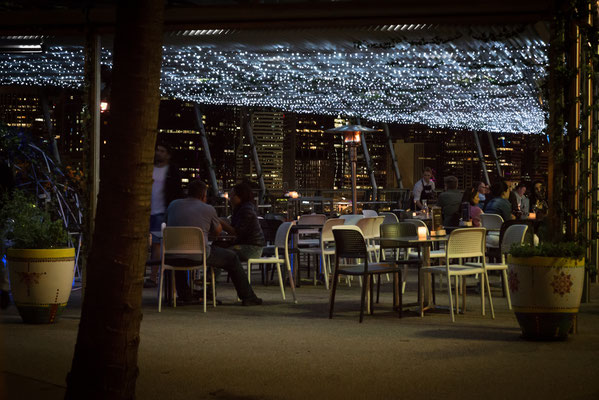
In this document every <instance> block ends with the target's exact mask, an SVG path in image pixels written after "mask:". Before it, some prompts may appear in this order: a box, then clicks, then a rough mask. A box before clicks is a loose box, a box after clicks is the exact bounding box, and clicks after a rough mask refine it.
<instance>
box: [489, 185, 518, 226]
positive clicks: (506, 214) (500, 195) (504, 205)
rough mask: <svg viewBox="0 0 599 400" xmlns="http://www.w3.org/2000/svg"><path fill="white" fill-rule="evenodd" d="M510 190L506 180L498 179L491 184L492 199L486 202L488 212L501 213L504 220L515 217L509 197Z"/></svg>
mask: <svg viewBox="0 0 599 400" xmlns="http://www.w3.org/2000/svg"><path fill="white" fill-rule="evenodd" d="M509 197H510V190H509V188H508V185H507V184H506V183H505V182H504V181H497V182H494V183H493V184H492V185H491V199H490V200H489V201H487V204H485V208H484V211H485V213H486V214H499V215H501V217H502V218H503V220H504V221H508V220H510V219H514V218H515V217H514V215H512V205H511V203H510V202H509V200H508V198H509Z"/></svg>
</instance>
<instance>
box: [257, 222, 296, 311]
mask: <svg viewBox="0 0 599 400" xmlns="http://www.w3.org/2000/svg"><path fill="white" fill-rule="evenodd" d="M293 224H294V223H293V222H283V223H282V224H281V225H280V226H279V228H278V229H277V233H276V235H275V244H274V251H275V255H274V256H273V257H260V258H250V259H249V260H248V261H247V268H248V282H250V283H251V276H252V264H275V265H276V267H277V274H278V277H279V286H280V287H281V296H282V297H283V300H285V283H284V282H283V276H282V274H281V264H285V266H286V267H287V273H288V276H289V282H291V291H292V293H293V302H294V303H297V299H296V297H295V285H294V284H293V274H292V273H291V263H290V262H289V232H290V231H291V226H292V225H293ZM279 249H282V250H283V256H284V258H280V256H279Z"/></svg>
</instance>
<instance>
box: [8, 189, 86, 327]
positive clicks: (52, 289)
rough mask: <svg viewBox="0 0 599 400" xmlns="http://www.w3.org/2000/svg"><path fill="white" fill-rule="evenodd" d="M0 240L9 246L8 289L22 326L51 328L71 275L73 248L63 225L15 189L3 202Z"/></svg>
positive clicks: (73, 259) (66, 297) (73, 263)
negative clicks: (46, 325) (21, 319)
mask: <svg viewBox="0 0 599 400" xmlns="http://www.w3.org/2000/svg"><path fill="white" fill-rule="evenodd" d="M2 200H3V201H2V207H1V209H0V239H1V240H2V248H5V247H8V249H7V253H6V256H7V257H6V259H7V264H8V271H9V281H10V288H11V292H12V297H13V301H14V303H15V305H16V306H17V308H18V310H19V314H20V315H21V317H22V318H23V321H24V322H26V323H52V322H54V321H55V320H56V318H57V317H58V316H59V315H60V314H61V312H62V310H63V309H64V308H65V306H66V304H67V301H68V299H69V296H70V293H71V286H72V282H73V276H74V266H75V249H74V248H70V247H68V234H67V232H66V230H65V228H64V226H63V223H62V221H60V220H56V219H53V218H52V217H51V215H50V213H48V212H47V211H46V210H44V209H42V208H40V207H39V206H38V205H37V204H36V202H35V200H34V198H33V197H31V196H29V195H28V194H27V193H25V192H22V191H20V190H14V191H13V192H12V194H11V195H6V196H4V198H3V199H2Z"/></svg>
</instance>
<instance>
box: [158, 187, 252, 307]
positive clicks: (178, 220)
mask: <svg viewBox="0 0 599 400" xmlns="http://www.w3.org/2000/svg"><path fill="white" fill-rule="evenodd" d="M206 198H207V194H206V184H205V183H204V182H202V181H199V180H196V181H193V182H191V183H190V184H189V188H188V196H187V198H185V199H179V200H175V201H173V202H172V203H171V204H170V205H169V206H168V209H167V211H166V224H167V226H195V227H199V228H201V229H202V231H204V236H205V238H206V239H207V238H208V234H209V233H212V234H214V235H218V234H220V232H221V231H222V226H221V223H220V219H219V218H218V216H217V214H216V210H215V209H214V207H212V206H211V205H209V204H206ZM206 263H207V264H208V265H209V266H211V267H215V268H221V269H223V270H225V271H227V272H228V273H229V276H230V277H231V280H232V281H233V284H234V285H235V289H236V290H237V296H238V297H239V298H240V299H241V301H242V303H243V305H244V306H253V305H259V304H262V299H260V298H258V297H256V295H255V294H254V291H253V290H252V287H251V286H250V284H249V283H248V277H247V275H246V273H245V271H244V270H243V268H242V266H241V262H240V261H239V258H238V257H237V255H236V254H235V253H234V252H232V251H231V250H227V249H224V248H221V247H216V246H206ZM176 274H177V275H176V279H175V280H176V282H177V293H178V294H179V296H180V297H182V299H183V300H184V301H185V300H190V299H191V295H192V293H191V290H190V288H189V285H188V284H187V279H186V272H185V271H177V272H176Z"/></svg>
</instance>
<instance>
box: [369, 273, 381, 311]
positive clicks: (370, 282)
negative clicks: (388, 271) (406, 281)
mask: <svg viewBox="0 0 599 400" xmlns="http://www.w3.org/2000/svg"><path fill="white" fill-rule="evenodd" d="M373 277H374V275H368V306H369V307H368V311H369V312H370V315H372V314H374V293H373V292H372V289H373V279H372V278H373ZM380 281H381V279H380V277H379V282H380Z"/></svg>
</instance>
